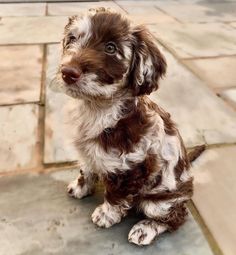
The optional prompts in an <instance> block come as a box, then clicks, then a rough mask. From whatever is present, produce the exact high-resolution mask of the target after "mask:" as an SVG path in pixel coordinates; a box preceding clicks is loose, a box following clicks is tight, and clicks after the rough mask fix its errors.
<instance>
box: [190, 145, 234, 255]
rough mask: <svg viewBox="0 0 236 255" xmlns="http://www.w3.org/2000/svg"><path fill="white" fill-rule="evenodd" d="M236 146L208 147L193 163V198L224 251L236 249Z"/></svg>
mask: <svg viewBox="0 0 236 255" xmlns="http://www.w3.org/2000/svg"><path fill="white" fill-rule="evenodd" d="M235 155H236V146H228V147H225V146H224V147H220V148H212V149H208V150H206V151H205V152H204V153H203V154H202V155H201V156H200V157H199V158H198V159H197V160H196V161H195V162H194V164H193V174H194V180H195V193H194V197H193V201H194V203H195V205H196V206H197V209H198V211H199V212H200V214H201V216H202V217H203V220H204V222H205V223H206V225H207V226H208V228H209V230H210V232H211V233H212V234H213V236H214V238H215V240H216V242H217V243H218V245H219V246H220V248H221V250H222V252H223V254H227V255H234V254H235V253H236V246H235V236H236V214H235V210H236V204H235V194H236V186H235V182H236V172H235Z"/></svg>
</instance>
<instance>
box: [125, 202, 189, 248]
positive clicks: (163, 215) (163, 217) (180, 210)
mask: <svg viewBox="0 0 236 255" xmlns="http://www.w3.org/2000/svg"><path fill="white" fill-rule="evenodd" d="M142 212H143V213H144V214H145V216H146V217H147V219H145V220H141V221H140V222H138V223H137V224H135V225H134V226H133V227H132V229H131V230H130V232H129V235H128V240H129V242H131V243H134V244H137V245H140V246H141V245H149V244H150V243H152V242H153V241H154V239H155V238H156V237H157V236H159V235H160V234H161V233H163V232H165V231H170V232H172V231H174V230H176V229H178V228H179V227H180V226H181V225H182V224H183V223H184V222H185V219H186V216H187V210H186V208H185V204H184V203H183V202H182V203H180V204H173V201H166V202H164V201H163V202H161V203H160V202H159V203H152V202H148V201H145V202H144V203H143V204H142Z"/></svg>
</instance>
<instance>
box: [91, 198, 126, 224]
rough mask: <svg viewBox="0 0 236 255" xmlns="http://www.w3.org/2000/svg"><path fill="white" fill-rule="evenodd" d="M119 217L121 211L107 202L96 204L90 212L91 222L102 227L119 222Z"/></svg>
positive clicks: (120, 216)
mask: <svg viewBox="0 0 236 255" xmlns="http://www.w3.org/2000/svg"><path fill="white" fill-rule="evenodd" d="M121 218H122V212H121V211H120V210H119V209H117V208H116V207H115V206H112V205H110V204H108V203H107V202H104V203H103V204H102V205H100V206H98V207H97V208H96V209H95V210H94V212H93V214H92V221H93V223H94V224H96V225H97V226H99V227H103V228H110V227H111V226H112V225H114V224H116V223H119V222H120V221H121Z"/></svg>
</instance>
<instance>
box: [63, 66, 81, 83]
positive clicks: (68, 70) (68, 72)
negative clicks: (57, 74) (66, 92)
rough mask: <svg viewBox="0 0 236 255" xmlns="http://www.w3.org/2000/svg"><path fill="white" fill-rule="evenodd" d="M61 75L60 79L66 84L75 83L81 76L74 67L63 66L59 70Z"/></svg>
mask: <svg viewBox="0 0 236 255" xmlns="http://www.w3.org/2000/svg"><path fill="white" fill-rule="evenodd" d="M61 73H62V79H63V80H64V81H65V83H67V84H73V83H75V82H76V81H77V80H78V79H79V77H80V75H81V72H80V71H79V70H77V69H76V68H74V67H68V66H63V67H62V68H61Z"/></svg>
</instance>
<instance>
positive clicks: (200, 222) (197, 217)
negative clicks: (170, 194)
mask: <svg viewBox="0 0 236 255" xmlns="http://www.w3.org/2000/svg"><path fill="white" fill-rule="evenodd" d="M187 206H188V209H189V210H190V212H191V214H192V216H193V218H194V219H195V221H196V222H197V223H198V225H199V226H200V228H201V230H202V232H203V234H204V236H205V238H206V240H207V242H208V244H209V246H210V248H211V250H212V252H213V253H214V254H215V255H223V252H222V250H221V248H220V247H219V245H218V243H217V241H216V240H215V238H214V236H213V234H212V233H211V231H210V230H209V228H208V227H207V224H206V222H205V221H204V219H203V218H202V216H201V214H200V213H199V211H198V209H197V207H196V206H195V204H194V202H193V201H192V200H190V201H189V202H188V203H187Z"/></svg>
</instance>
